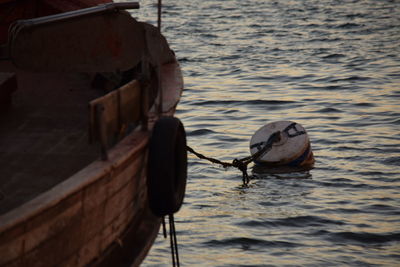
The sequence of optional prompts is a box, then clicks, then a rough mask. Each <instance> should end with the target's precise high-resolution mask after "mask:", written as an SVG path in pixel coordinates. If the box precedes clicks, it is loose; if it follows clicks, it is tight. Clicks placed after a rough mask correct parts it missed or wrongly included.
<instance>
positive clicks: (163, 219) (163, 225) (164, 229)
mask: <svg viewBox="0 0 400 267" xmlns="http://www.w3.org/2000/svg"><path fill="white" fill-rule="evenodd" d="M162 227H163V236H164V238H167V227H166V226H165V217H162Z"/></svg>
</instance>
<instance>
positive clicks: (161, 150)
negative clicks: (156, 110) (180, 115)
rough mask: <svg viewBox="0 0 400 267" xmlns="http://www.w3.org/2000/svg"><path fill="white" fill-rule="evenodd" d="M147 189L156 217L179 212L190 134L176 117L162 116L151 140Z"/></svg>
mask: <svg viewBox="0 0 400 267" xmlns="http://www.w3.org/2000/svg"><path fill="white" fill-rule="evenodd" d="M147 167H148V170H147V174H148V175H147V189H148V196H149V204H150V208H151V210H152V211H153V213H154V214H155V215H156V216H159V217H162V216H165V215H169V214H173V213H175V212H177V211H178V210H179V209H180V208H181V206H182V203H183V199H184V196H185V190H186V180H187V150H186V133H185V129H184V127H183V124H182V122H181V121H180V120H179V119H177V118H175V117H161V118H160V119H159V120H158V121H157V122H156V123H155V125H154V128H153V132H152V136H151V138H150V143H149V157H148V165H147Z"/></svg>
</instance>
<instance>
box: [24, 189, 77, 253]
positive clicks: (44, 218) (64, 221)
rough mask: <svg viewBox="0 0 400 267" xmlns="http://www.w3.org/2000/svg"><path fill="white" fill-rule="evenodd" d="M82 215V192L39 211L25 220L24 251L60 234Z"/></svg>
mask: <svg viewBox="0 0 400 267" xmlns="http://www.w3.org/2000/svg"><path fill="white" fill-rule="evenodd" d="M81 216H82V193H81V192H78V193H77V194H74V195H71V196H70V197H69V198H67V199H65V200H63V201H61V202H60V203H59V204H58V205H56V206H54V207H53V208H51V209H49V210H46V211H45V212H42V213H40V214H39V215H37V216H36V217H34V218H32V219H31V220H30V221H28V222H27V225H26V233H25V235H24V240H25V248H24V252H25V253H27V252H28V251H30V250H32V249H34V248H36V247H37V246H39V245H40V244H41V243H43V242H47V241H48V240H49V239H51V238H53V237H55V236H58V235H60V233H61V232H64V231H65V230H64V229H65V228H66V227H68V226H69V225H70V224H72V223H74V222H75V221H76V220H80V218H81Z"/></svg>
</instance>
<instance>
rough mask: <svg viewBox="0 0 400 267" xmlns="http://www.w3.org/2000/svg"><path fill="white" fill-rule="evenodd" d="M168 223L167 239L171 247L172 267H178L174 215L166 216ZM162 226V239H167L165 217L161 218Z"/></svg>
mask: <svg viewBox="0 0 400 267" xmlns="http://www.w3.org/2000/svg"><path fill="white" fill-rule="evenodd" d="M168 222H169V239H170V245H171V256H172V266H174V267H175V266H177V267H179V266H180V264H179V253H178V241H177V238H176V229H175V219H174V214H170V215H168ZM162 225H163V235H164V238H167V227H166V225H165V217H163V218H162Z"/></svg>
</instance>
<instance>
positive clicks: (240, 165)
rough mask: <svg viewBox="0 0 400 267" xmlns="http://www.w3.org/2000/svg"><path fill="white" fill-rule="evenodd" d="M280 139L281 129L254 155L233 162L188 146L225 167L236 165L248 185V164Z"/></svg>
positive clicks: (199, 155) (191, 151) (244, 182)
mask: <svg viewBox="0 0 400 267" xmlns="http://www.w3.org/2000/svg"><path fill="white" fill-rule="evenodd" d="M280 140H281V133H280V131H277V132H275V133H273V134H272V135H271V136H270V137H269V138H268V140H267V142H265V145H264V147H262V148H261V149H259V150H258V151H257V152H256V153H255V154H254V155H252V156H248V157H245V158H242V159H234V160H233V161H232V162H223V161H220V160H218V159H215V158H211V157H207V156H204V155H203V154H201V153H198V152H196V151H194V149H193V148H191V147H190V146H186V148H187V150H188V151H189V152H190V153H192V154H194V155H196V156H197V157H198V158H200V159H205V160H208V161H210V162H212V163H216V164H220V165H222V167H224V168H227V167H235V168H237V169H239V170H240V171H241V172H242V176H243V184H245V185H247V184H248V183H249V182H250V177H249V175H248V174H247V165H249V164H250V163H251V162H252V161H255V160H256V159H258V158H259V157H260V156H263V155H265V154H266V153H268V152H269V151H270V150H271V148H272V145H273V143H275V142H279V141H280Z"/></svg>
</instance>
